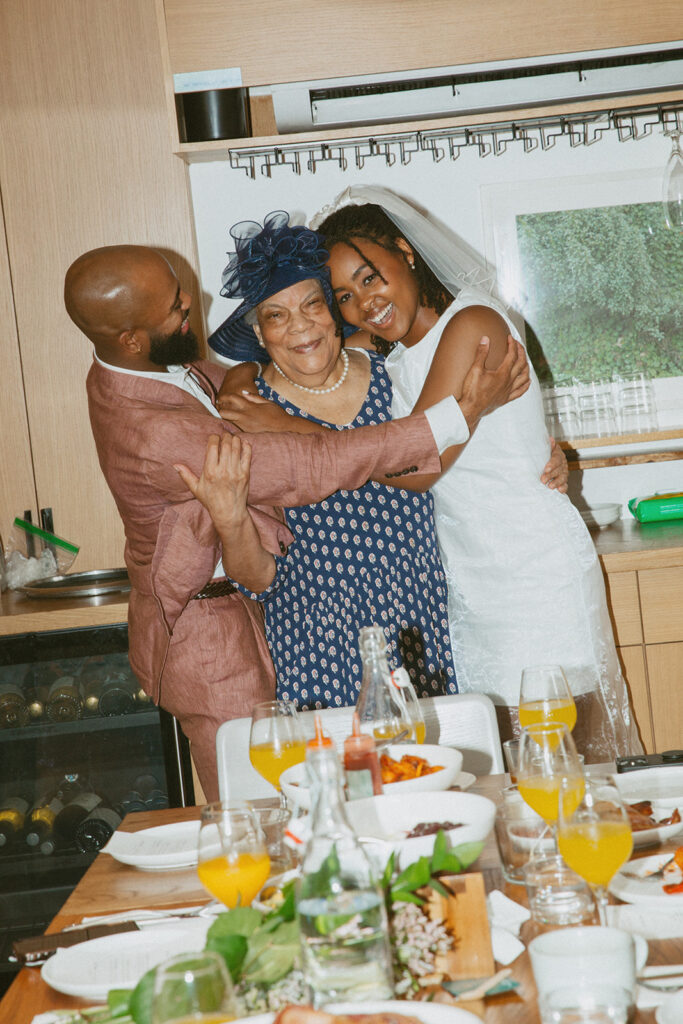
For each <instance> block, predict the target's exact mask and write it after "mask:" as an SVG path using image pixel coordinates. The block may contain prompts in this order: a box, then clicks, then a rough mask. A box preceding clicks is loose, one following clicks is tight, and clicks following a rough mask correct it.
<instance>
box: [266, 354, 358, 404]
mask: <svg viewBox="0 0 683 1024" xmlns="http://www.w3.org/2000/svg"><path fill="white" fill-rule="evenodd" d="M339 354H340V356H341V361H342V363H343V364H344V370H343V373H342V375H341V377H340V378H339V380H338V381H337V383H336V384H333V385H332V387H331V388H307V387H306V385H305V384H297V382H296V381H295V380H292V379H291V377H288V376H287V374H286V373H285V372H284V370H281V369H280V367H279V366H278V365H277V363H276V362H275V360H274V359H271V362H272V364H273V366H274V367H275V369H276V370H277V372H278V373H279V374H280V376H281V377H284V378H285V380H286V381H287V383H288V384H291V385H292V387H295V388H299V390H300V391H309V392H310V393H311V394H312V395H329V394H330V392H331V391H336V390H337V388H340V387H341V386H342V384H343V383H344V381H345V380H346V375H347V374H348V372H349V353H348V352H347V351H346V349H345V348H343V349H342V350H341V352H340V353H339Z"/></svg>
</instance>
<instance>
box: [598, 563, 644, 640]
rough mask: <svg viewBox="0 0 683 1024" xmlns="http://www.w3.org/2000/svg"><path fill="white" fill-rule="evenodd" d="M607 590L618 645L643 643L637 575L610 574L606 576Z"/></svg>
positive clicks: (626, 573) (625, 573)
mask: <svg viewBox="0 0 683 1024" xmlns="http://www.w3.org/2000/svg"><path fill="white" fill-rule="evenodd" d="M605 588H606V590H607V606H608V608H609V613H610V617H611V619H612V626H613V627H614V639H615V641H616V643H617V644H621V645H627V644H640V643H642V642H643V630H642V625H641V621H640V603H639V600H638V577H637V575H636V573H635V572H612V573H609V575H606V576H605Z"/></svg>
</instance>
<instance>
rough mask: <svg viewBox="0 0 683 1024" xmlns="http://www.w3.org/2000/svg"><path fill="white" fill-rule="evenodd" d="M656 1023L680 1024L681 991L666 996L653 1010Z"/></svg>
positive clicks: (682, 1017) (682, 994)
mask: <svg viewBox="0 0 683 1024" xmlns="http://www.w3.org/2000/svg"><path fill="white" fill-rule="evenodd" d="M655 1020H656V1021H657V1024H681V1021H682V1020H683V992H676V994H675V995H670V996H666V998H665V1000H664V1002H663V1003H662V1005H661V1006H658V1007H657V1009H656V1011H655Z"/></svg>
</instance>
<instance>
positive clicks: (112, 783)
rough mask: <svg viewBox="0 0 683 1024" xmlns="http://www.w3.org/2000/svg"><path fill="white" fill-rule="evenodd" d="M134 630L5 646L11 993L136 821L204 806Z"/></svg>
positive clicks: (3, 806) (5, 949)
mask: <svg viewBox="0 0 683 1024" xmlns="http://www.w3.org/2000/svg"><path fill="white" fill-rule="evenodd" d="M127 650H128V631H127V627H126V626H125V625H114V626H102V627H94V628H87V629H69V630H61V631H51V632H46V633H24V634H20V635H17V636H9V637H3V638H1V639H0V919H1V920H2V922H3V937H2V938H0V993H1V992H2V991H3V990H4V988H5V987H6V984H8V983H9V981H10V980H11V977H12V975H13V973H14V967H13V965H12V963H11V961H10V960H9V957H10V954H11V947H12V943H13V941H14V940H15V939H17V938H19V937H21V936H24V935H34V934H38V933H40V932H41V931H43V930H44V928H45V927H46V925H47V923H48V922H49V920H50V919H51V918H52V917H53V916H54V914H55V913H56V911H57V910H58V909H59V907H60V906H61V905H62V903H63V902H64V900H65V899H66V897H67V896H68V894H69V892H70V891H71V889H72V888H73V887H74V885H75V884H76V882H77V881H78V879H79V878H80V877H81V875H82V874H83V873H84V871H85V870H86V868H87V867H88V865H89V864H90V863H91V861H92V860H93V859H94V857H95V855H96V854H97V852H98V850H100V849H101V848H102V847H103V846H104V845H105V844H106V842H107V840H108V839H109V837H110V835H111V833H112V831H113V830H114V829H115V828H116V827H117V825H118V824H119V822H120V821H121V819H122V817H123V816H124V815H125V814H128V813H129V812H135V811H142V810H151V809H154V808H161V807H168V806H174V807H175V806H184V805H188V804H192V803H194V791H193V787H192V772H191V762H190V755H189V745H188V743H187V740H186V739H185V737H184V736H183V734H182V732H181V731H180V729H179V727H178V725H177V722H176V721H175V719H173V718H172V716H170V715H168V714H167V713H166V712H164V711H161V710H160V709H159V708H157V707H155V705H154V704H153V703H152V702H151V701H150V700H149V698H148V697H147V695H146V694H145V693H144V691H143V690H142V689H141V687H140V684H139V683H138V681H137V679H136V678H135V675H134V674H133V672H132V670H131V668H130V665H129V663H128V655H127Z"/></svg>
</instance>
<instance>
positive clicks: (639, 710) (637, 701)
mask: <svg viewBox="0 0 683 1024" xmlns="http://www.w3.org/2000/svg"><path fill="white" fill-rule="evenodd" d="M617 654H618V655H619V660H620V661H621V668H622V671H623V673H624V677H625V679H626V682H627V684H628V690H629V694H630V697H631V705H632V707H633V713H634V715H635V716H636V722H637V724H638V732H639V733H640V738H641V740H642V741H643V746H644V747H645V750H646V751H647V753H648V754H651V753H652V752H653V751H654V749H655V746H654V736H653V731H652V709H651V707H650V690H649V687H648V682H647V672H646V669H645V655H644V652H643V647H642V645H641V644H638V645H635V646H633V647H617Z"/></svg>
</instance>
